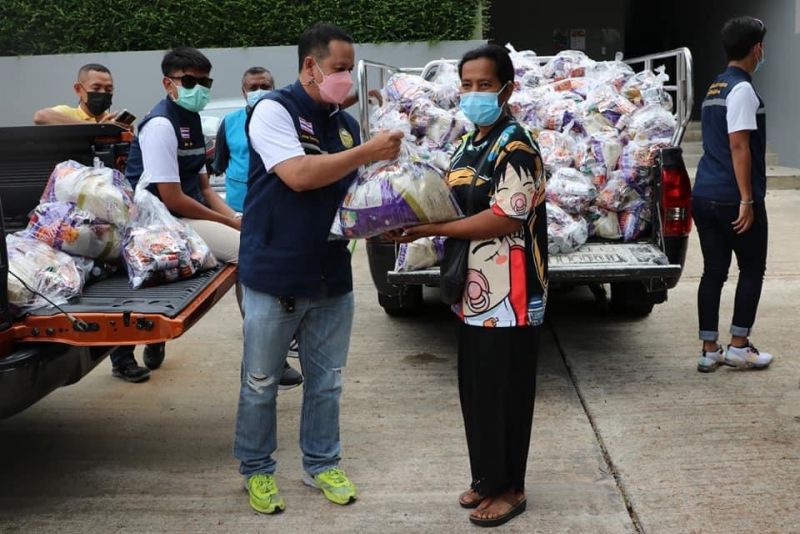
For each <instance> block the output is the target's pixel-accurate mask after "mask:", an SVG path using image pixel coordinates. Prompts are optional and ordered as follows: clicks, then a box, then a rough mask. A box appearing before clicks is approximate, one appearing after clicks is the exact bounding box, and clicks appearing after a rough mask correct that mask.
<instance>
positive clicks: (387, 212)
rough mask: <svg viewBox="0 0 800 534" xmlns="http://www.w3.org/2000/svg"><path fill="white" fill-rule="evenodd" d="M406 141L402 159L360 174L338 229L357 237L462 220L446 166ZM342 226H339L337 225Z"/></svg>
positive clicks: (342, 232)
mask: <svg viewBox="0 0 800 534" xmlns="http://www.w3.org/2000/svg"><path fill="white" fill-rule="evenodd" d="M417 151H418V148H417V147H415V146H413V145H411V144H410V143H407V142H404V143H403V146H402V147H401V153H400V157H399V158H398V159H396V160H394V161H391V162H378V163H375V164H373V165H370V166H368V167H366V168H364V169H362V170H361V171H360V172H359V175H358V178H356V180H355V181H354V182H353V184H352V185H351V186H350V189H349V190H348V191H347V194H346V195H345V198H344V201H343V202H342V206H341V207H340V208H339V211H338V213H337V215H336V216H337V218H338V224H337V223H335V224H334V228H333V229H332V233H336V232H337V231H340V232H341V234H342V236H343V237H347V238H351V239H356V238H367V237H373V236H376V235H380V234H382V233H384V232H387V231H389V230H395V229H397V228H403V227H406V226H413V225H417V224H423V223H432V222H442V221H448V220H452V219H456V218H458V217H460V216H461V211H460V209H459V207H458V204H457V203H456V200H455V198H454V197H453V195H452V193H451V191H450V188H449V187H448V186H447V182H446V181H445V177H444V173H443V172H442V170H440V169H439V168H437V167H436V166H434V165H432V164H431V163H429V162H426V161H424V160H421V158H420V156H419V155H418V154H417ZM337 226H338V228H337Z"/></svg>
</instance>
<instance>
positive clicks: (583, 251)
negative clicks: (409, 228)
mask: <svg viewBox="0 0 800 534" xmlns="http://www.w3.org/2000/svg"><path fill="white" fill-rule="evenodd" d="M548 272H549V278H550V280H551V281H553V282H574V283H579V284H580V283H607V282H615V281H630V280H649V279H652V278H663V279H667V280H668V279H671V278H678V277H679V276H680V275H681V266H680V265H671V264H670V263H669V260H668V259H667V256H666V254H664V252H663V251H662V250H661V249H659V248H658V247H657V246H656V245H653V244H651V243H587V244H585V245H583V246H582V247H581V248H580V249H578V250H577V251H575V252H571V253H569V254H551V255H550V256H549V259H548ZM386 277H387V281H388V282H389V283H391V284H398V285H403V284H409V285H412V284H413V285H416V284H423V285H429V286H437V285H439V268H438V267H434V268H431V269H426V270H422V271H412V272H397V271H389V272H388V273H387V275H386Z"/></svg>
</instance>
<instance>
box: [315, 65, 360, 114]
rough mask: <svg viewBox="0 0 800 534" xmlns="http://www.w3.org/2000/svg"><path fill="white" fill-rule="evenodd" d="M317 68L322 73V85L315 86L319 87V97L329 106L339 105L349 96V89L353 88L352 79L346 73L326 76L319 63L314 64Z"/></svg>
mask: <svg viewBox="0 0 800 534" xmlns="http://www.w3.org/2000/svg"><path fill="white" fill-rule="evenodd" d="M314 63H315V64H316V65H317V68H318V69H319V71H320V72H321V73H322V83H319V84H317V87H319V96H321V97H322V100H324V101H325V102H328V103H329V104H341V103H342V102H344V101H345V99H346V98H347V95H349V94H350V89H352V88H353V79H352V78H351V77H350V73H349V72H347V71H342V72H334V73H333V74H328V75H327V76H326V75H325V73H324V72H323V71H322V68H321V67H320V66H319V63H316V61H315V62H314Z"/></svg>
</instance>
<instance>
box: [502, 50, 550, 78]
mask: <svg viewBox="0 0 800 534" xmlns="http://www.w3.org/2000/svg"><path fill="white" fill-rule="evenodd" d="M506 49H507V50H508V55H509V57H510V58H511V63H512V64H513V65H514V77H515V78H523V77H525V76H526V75H527V74H530V73H535V74H538V76H539V77H540V78H543V77H544V75H543V74H542V66H541V64H540V63H539V59H538V57H537V56H536V52H534V51H533V50H523V51H521V52H520V51H517V49H516V48H514V47H513V46H512V45H511V43H506ZM531 79H533V78H532V77H531V78H529V80H531ZM523 85H526V84H523ZM537 85H538V84H537Z"/></svg>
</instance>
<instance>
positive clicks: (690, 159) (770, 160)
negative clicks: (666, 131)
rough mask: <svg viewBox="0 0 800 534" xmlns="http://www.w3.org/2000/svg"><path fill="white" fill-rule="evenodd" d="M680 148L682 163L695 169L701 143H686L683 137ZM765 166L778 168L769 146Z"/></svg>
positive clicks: (775, 157)
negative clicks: (681, 150)
mask: <svg viewBox="0 0 800 534" xmlns="http://www.w3.org/2000/svg"><path fill="white" fill-rule="evenodd" d="M681 148H683V162H684V163H685V164H686V166H687V167H697V164H698V163H699V162H700V157H701V156H702V155H703V143H702V141H687V140H686V137H685V136H684V140H683V142H682V143H681ZM767 165H771V166H773V167H777V166H778V154H776V153H775V152H773V151H772V150H771V149H770V147H769V146H767Z"/></svg>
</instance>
